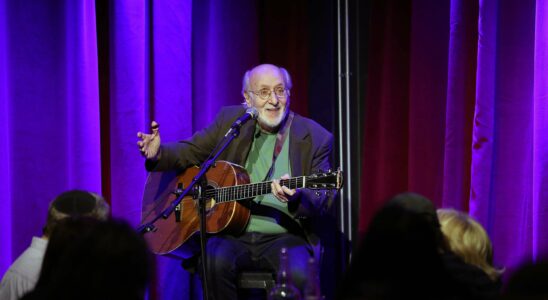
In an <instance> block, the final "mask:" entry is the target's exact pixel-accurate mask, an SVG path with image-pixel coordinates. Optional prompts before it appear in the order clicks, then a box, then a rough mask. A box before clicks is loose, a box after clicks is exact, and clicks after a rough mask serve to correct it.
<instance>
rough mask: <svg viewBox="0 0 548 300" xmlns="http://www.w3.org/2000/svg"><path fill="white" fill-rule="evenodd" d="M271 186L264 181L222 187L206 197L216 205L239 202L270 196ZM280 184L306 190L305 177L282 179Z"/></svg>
mask: <svg viewBox="0 0 548 300" xmlns="http://www.w3.org/2000/svg"><path fill="white" fill-rule="evenodd" d="M271 184H272V181H264V182H259V183H249V184H242V185H235V186H229V187H222V188H218V189H214V190H208V191H206V193H205V195H206V197H207V198H208V199H211V198H214V199H215V202H216V203H222V202H229V201H238V200H243V199H249V198H254V197H256V196H260V195H265V194H270V193H271V192H272V189H271V188H270V185H271ZM280 184H281V185H283V186H286V187H288V188H290V189H296V188H304V187H305V176H301V177H293V178H290V179H282V180H280Z"/></svg>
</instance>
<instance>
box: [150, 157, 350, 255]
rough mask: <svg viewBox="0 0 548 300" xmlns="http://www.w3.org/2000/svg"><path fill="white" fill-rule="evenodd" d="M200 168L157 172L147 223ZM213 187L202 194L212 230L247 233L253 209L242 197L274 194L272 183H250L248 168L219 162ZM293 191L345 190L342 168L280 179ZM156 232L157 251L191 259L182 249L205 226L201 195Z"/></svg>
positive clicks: (210, 176)
mask: <svg viewBox="0 0 548 300" xmlns="http://www.w3.org/2000/svg"><path fill="white" fill-rule="evenodd" d="M198 172H199V168H198V167H191V168H188V169H186V170H185V171H184V172H183V173H181V174H177V173H176V172H151V173H150V174H149V176H148V178H147V181H146V184H145V191H144V196H143V206H142V207H143V208H142V218H141V219H142V223H143V224H146V223H148V222H150V221H152V220H153V219H154V217H156V216H157V215H158V214H160V213H161V212H163V211H164V210H165V209H166V208H168V207H169V206H170V205H171V203H172V202H173V201H174V200H176V199H177V194H178V193H179V194H180V192H181V191H182V190H184V189H185V188H186V187H187V186H188V185H189V184H190V183H191V182H192V179H193V178H194V177H195V176H196V175H197V174H198ZM205 176H206V180H207V188H206V189H205V191H203V192H202V193H203V194H204V195H203V196H204V199H206V214H207V216H206V229H207V230H206V231H207V233H209V234H215V233H219V232H227V233H232V234H238V233H240V232H242V231H243V230H244V229H245V227H246V225H247V222H248V221H249V218H250V210H249V208H248V207H246V206H245V205H244V204H245V203H244V202H242V201H241V200H248V199H252V198H254V197H256V196H259V195H265V194H269V193H271V188H270V184H271V183H272V182H271V181H265V182H260V183H249V182H250V180H249V175H248V174H247V172H246V170H245V169H244V168H243V167H241V166H238V165H236V164H232V163H229V162H226V161H217V162H216V163H215V165H214V166H213V167H211V168H210V169H209V170H208V171H207V173H206V175H205ZM280 183H281V184H282V185H284V186H287V187H288V188H290V189H296V188H308V189H340V188H341V187H342V184H343V178H342V172H341V171H340V170H338V171H335V172H325V173H318V174H314V175H310V176H300V177H293V178H290V179H284V180H280ZM154 227H155V228H154V230H153V231H150V232H147V233H145V234H144V237H145V239H146V240H147V242H148V244H149V247H150V248H151V250H152V252H153V253H155V254H162V255H166V254H167V255H173V256H177V257H182V258H188V257H189V256H190V255H191V250H190V248H189V247H181V245H183V244H184V243H186V242H187V241H188V240H189V239H190V237H191V236H192V235H194V234H195V233H197V232H199V230H200V218H199V207H198V202H197V200H196V199H193V198H192V196H186V197H184V198H183V200H182V201H181V202H180V203H179V205H177V207H176V209H175V211H174V212H173V213H171V214H170V215H169V216H168V218H167V219H163V218H160V219H159V220H157V221H156V222H155V223H154Z"/></svg>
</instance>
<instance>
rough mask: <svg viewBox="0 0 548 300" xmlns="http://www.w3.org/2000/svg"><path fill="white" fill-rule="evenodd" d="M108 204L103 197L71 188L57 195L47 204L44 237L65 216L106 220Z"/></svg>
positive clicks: (48, 234) (47, 235)
mask: <svg viewBox="0 0 548 300" xmlns="http://www.w3.org/2000/svg"><path fill="white" fill-rule="evenodd" d="M108 216H109V205H108V204H107V202H106V201H105V199H103V197H101V196H99V195H97V194H95V193H91V192H86V191H81V190H71V191H67V192H64V193H62V194H60V195H59V196H57V198H55V199H54V200H53V201H52V202H51V203H50V205H49V208H48V216H47V220H46V226H44V229H43V234H44V237H49V236H50V235H51V233H52V232H53V230H54V228H55V226H56V225H57V223H58V222H59V221H60V220H62V219H64V218H67V217H90V218H96V219H98V220H106V219H107V218H108Z"/></svg>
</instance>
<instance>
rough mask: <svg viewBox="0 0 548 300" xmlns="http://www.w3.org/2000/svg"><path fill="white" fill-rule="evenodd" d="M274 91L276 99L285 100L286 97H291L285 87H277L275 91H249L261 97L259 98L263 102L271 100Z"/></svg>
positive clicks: (263, 89) (264, 89)
mask: <svg viewBox="0 0 548 300" xmlns="http://www.w3.org/2000/svg"><path fill="white" fill-rule="evenodd" d="M273 91H274V94H275V95H276V97H278V98H285V97H287V96H289V90H288V89H286V88H284V87H283V86H277V87H275V88H274V89H273V90H271V89H267V88H262V89H260V90H258V91H251V90H249V92H252V93H253V94H255V95H257V96H259V98H261V99H263V100H268V99H270V96H272V92H273Z"/></svg>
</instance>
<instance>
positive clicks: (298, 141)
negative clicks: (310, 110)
mask: <svg viewBox="0 0 548 300" xmlns="http://www.w3.org/2000/svg"><path fill="white" fill-rule="evenodd" d="M308 137H309V134H308V131H306V130H305V126H303V124H302V118H301V116H299V115H297V114H295V118H294V119H293V123H292V124H291V129H290V132H289V157H290V160H291V176H292V177H295V176H302V175H308V174H305V173H309V172H310V161H309V160H310V159H309V158H310V157H309V156H310V149H311V147H312V145H311V144H310V140H309V138H308Z"/></svg>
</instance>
